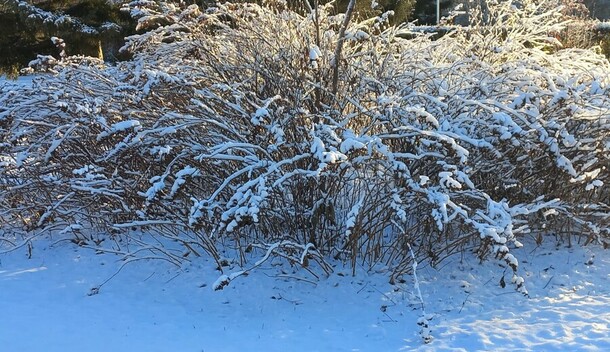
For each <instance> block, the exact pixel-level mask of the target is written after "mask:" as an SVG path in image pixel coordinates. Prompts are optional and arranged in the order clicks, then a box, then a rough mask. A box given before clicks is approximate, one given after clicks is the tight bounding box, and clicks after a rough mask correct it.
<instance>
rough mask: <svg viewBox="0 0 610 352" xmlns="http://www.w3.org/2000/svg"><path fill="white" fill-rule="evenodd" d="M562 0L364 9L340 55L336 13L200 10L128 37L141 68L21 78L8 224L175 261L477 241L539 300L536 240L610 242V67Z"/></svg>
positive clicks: (75, 65)
mask: <svg viewBox="0 0 610 352" xmlns="http://www.w3.org/2000/svg"><path fill="white" fill-rule="evenodd" d="M555 5H556V2H555V1H544V2H537V1H519V2H518V3H514V4H511V3H510V2H500V3H499V4H494V3H490V4H489V6H488V8H486V9H481V10H480V11H479V12H476V11H475V12H473V14H474V15H473V16H475V18H479V19H480V20H479V21H478V22H477V21H475V23H477V24H476V25H473V26H472V27H469V28H456V29H455V30H453V31H451V32H450V33H449V34H447V35H445V36H443V37H442V38H440V39H437V40H431V38H430V37H429V36H428V35H418V34H417V33H416V32H413V31H411V29H410V27H409V26H408V25H406V26H402V27H389V26H388V25H387V15H382V16H380V17H378V18H373V19H371V20H368V21H365V22H360V23H349V26H348V27H347V29H346V31H345V42H344V44H343V48H342V55H341V57H335V54H336V53H337V52H340V51H338V50H336V49H337V42H338V33H339V32H340V29H341V26H342V23H344V16H343V15H338V16H331V15H329V14H328V12H327V11H326V10H325V8H320V9H318V10H317V11H314V12H312V13H311V14H310V15H308V16H305V17H303V16H301V15H298V14H296V13H294V12H291V11H288V10H277V9H274V8H269V7H261V6H258V5H254V4H241V5H234V4H225V5H218V7H215V8H212V9H210V10H208V11H206V12H203V13H202V12H200V11H199V10H198V9H197V8H196V7H189V8H188V9H186V11H184V12H182V13H181V14H178V15H176V16H173V17H172V18H177V19H179V20H178V21H177V22H175V23H172V24H170V25H167V26H161V27H159V28H157V29H155V30H152V31H150V32H148V33H145V34H142V35H138V36H133V37H131V38H129V42H128V44H127V45H126V47H125V48H124V50H127V51H130V52H131V53H132V54H133V60H132V61H129V62H123V63H120V64H119V65H118V66H116V67H103V66H101V64H100V63H96V62H91V61H86V60H79V59H77V58H68V59H66V60H63V61H62V62H60V63H59V64H58V65H57V66H55V68H54V70H55V71H56V73H55V74H54V75H52V76H43V77H41V78H40V79H38V80H36V81H35V84H34V85H33V86H32V87H25V88H6V87H5V88H2V93H1V95H0V135H1V136H2V144H0V155H2V160H0V187H1V188H2V189H1V190H2V192H1V193H0V204H1V205H0V207H1V209H2V213H1V215H0V219H1V220H2V221H3V222H4V225H5V226H7V227H10V228H13V229H14V230H17V229H21V230H22V231H23V233H31V232H34V233H40V232H43V231H46V230H60V231H61V232H63V233H70V234H72V236H74V237H75V238H77V239H78V241H79V243H81V244H83V245H91V242H93V241H96V243H98V245H99V243H101V241H104V240H106V239H108V240H113V244H112V245H110V244H106V245H104V244H102V246H105V247H104V248H105V250H112V251H115V252H120V253H126V251H127V250H130V251H134V250H135V248H139V249H137V250H138V251H140V253H145V252H143V251H148V252H152V253H154V254H162V255H164V257H165V258H166V259H169V260H171V261H174V262H179V261H180V260H183V258H187V257H188V255H190V254H194V255H199V254H202V253H203V252H207V253H209V254H211V255H212V256H214V257H215V258H216V259H217V260H219V259H220V256H219V255H218V251H217V247H218V246H220V245H229V244H234V245H235V246H236V247H237V248H238V249H239V250H240V253H242V255H241V256H240V258H239V259H240V260H242V261H243V259H244V258H245V256H244V255H243V253H244V252H247V251H250V250H253V249H254V250H257V249H262V250H263V251H266V254H265V256H263V258H268V257H269V255H270V254H278V255H281V256H283V257H284V258H287V259H288V260H290V261H291V262H293V263H295V264H298V265H301V266H303V267H305V268H308V270H311V269H309V261H310V260H314V261H317V262H318V263H321V261H322V255H332V256H334V257H336V258H345V259H348V260H350V261H351V263H352V266H353V268H354V270H355V268H356V266H357V261H358V260H362V261H363V262H364V263H368V265H375V264H380V263H382V264H384V265H387V266H388V267H389V268H390V269H391V270H392V271H393V275H394V276H396V275H400V274H402V273H405V272H408V271H409V270H410V266H409V263H411V258H410V256H409V254H408V253H409V250H408V248H410V247H413V248H414V250H415V251H416V253H417V255H419V256H420V257H427V258H429V259H430V261H431V262H432V263H433V264H435V263H438V261H440V260H441V259H443V258H444V257H445V256H447V255H450V254H452V253H455V252H459V251H463V250H465V249H467V248H475V249H476V253H477V255H479V256H481V257H482V258H484V257H487V256H490V255H491V256H494V257H496V258H498V259H501V260H503V261H504V262H505V263H506V265H507V266H508V267H510V268H511V269H512V270H513V272H514V276H513V283H514V284H515V286H516V288H517V289H519V290H520V291H522V292H524V293H526V292H527V291H526V290H525V287H524V285H523V279H522V278H521V277H520V276H519V275H518V261H517V258H515V256H513V255H512V254H511V253H509V252H510V249H511V248H513V247H519V246H521V243H520V242H519V238H520V237H522V236H524V235H525V234H528V233H534V234H538V233H540V234H545V233H557V234H572V233H577V234H580V235H582V236H585V237H586V238H587V240H588V242H590V241H595V242H606V241H608V237H609V236H608V231H609V230H608V227H609V225H608V222H609V217H610V215H608V214H609V213H610V207H609V203H610V199H609V193H608V191H607V189H608V188H607V186H606V184H607V183H608V182H610V180H609V174H610V173H609V172H608V163H609V160H610V156H609V155H610V154H609V152H610V139H609V138H610V137H609V136H610V134H609V130H610V121H609V118H610V114H609V113H608V111H607V107H608V106H610V105H609V104H610V97H609V92H610V88H609V87H610V78H609V76H608V72H610V65H609V64H608V61H607V60H606V59H605V58H604V57H603V56H600V55H599V54H596V53H595V52H593V51H590V50H582V49H578V50H577V49H569V50H560V48H559V46H558V43H557V40H556V39H555V38H554V37H553V36H551V35H550V34H551V33H555V32H556V31H557V30H560V29H561V28H562V25H563V24H564V23H563V20H562V18H563V17H562V15H561V13H560V12H559V11H560V8H558V7H557V6H555ZM477 16H478V17H477ZM406 38H410V39H406ZM549 47H554V48H555V50H548V48H549ZM336 65H338V66H337V69H338V73H339V76H338V77H339V80H338V81H337V82H336V83H335V82H334V81H333V74H334V73H335V67H336ZM92 228H93V229H95V230H96V231H92V230H91V229H92ZM133 228H142V229H144V230H145V231H147V232H149V233H151V234H153V235H157V236H163V237H165V238H168V239H170V240H173V241H177V242H178V243H181V244H182V245H183V246H184V249H185V251H184V252H174V251H170V250H167V249H166V248H164V247H163V246H161V245H160V244H159V243H143V242H142V241H141V240H140V239H139V237H136V236H130V233H131V232H130V231H131V230H132V229H133ZM93 233H95V234H97V233H99V234H100V237H99V238H85V237H86V234H89V235H90V234H93ZM121 239H122V240H125V239H128V240H129V241H128V242H129V243H131V242H130V241H136V242H138V243H137V244H138V245H139V246H138V247H130V246H126V245H125V244H124V242H121ZM109 242H110V241H108V242H106V243H109ZM259 264H260V261H259V262H257V263H256V264H255V265H254V266H257V265H259ZM321 265H322V267H323V269H324V270H325V271H328V270H330V268H329V267H327V266H324V264H323V263H321ZM231 278H232V276H227V277H226V278H225V279H226V280H221V282H220V284H219V286H222V285H224V284H227V283H228V280H230V279H231Z"/></svg>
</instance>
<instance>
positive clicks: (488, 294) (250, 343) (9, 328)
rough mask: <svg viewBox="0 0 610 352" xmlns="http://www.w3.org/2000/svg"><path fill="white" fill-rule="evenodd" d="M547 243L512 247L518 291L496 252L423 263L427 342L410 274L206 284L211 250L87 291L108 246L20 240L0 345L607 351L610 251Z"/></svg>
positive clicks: (280, 269) (272, 273)
mask: <svg viewBox="0 0 610 352" xmlns="http://www.w3.org/2000/svg"><path fill="white" fill-rule="evenodd" d="M551 242H552V241H551V240H550V239H547V242H546V243H544V245H543V246H542V247H538V248H535V249H534V246H532V245H530V247H529V249H527V248H528V247H527V246H526V247H525V248H524V249H522V250H520V251H515V254H517V255H519V256H520V257H521V259H522V263H521V269H522V270H524V272H525V277H526V279H527V288H528V290H529V292H530V295H531V298H529V299H528V298H525V297H523V296H521V295H520V294H519V293H516V292H514V291H513V289H512V286H511V285H510V284H508V285H507V287H506V288H504V289H503V288H501V287H500V284H499V282H500V278H501V276H502V268H501V267H499V266H498V262H496V261H494V260H491V261H488V262H485V263H483V264H480V263H478V261H477V260H476V259H475V258H474V257H473V256H472V255H465V256H464V257H463V258H460V256H456V257H453V258H450V259H449V260H448V261H446V262H443V264H442V265H441V266H442V267H443V268H442V270H440V271H437V270H435V269H433V268H431V267H429V266H426V265H425V264H423V263H422V264H421V265H420V268H419V270H418V274H419V280H420V284H421V290H422V295H423V297H424V300H425V304H426V311H427V313H428V314H429V315H432V316H433V318H432V320H431V328H432V336H433V337H434V340H433V341H432V342H431V343H430V344H427V345H426V344H423V343H422V340H421V338H420V336H419V334H418V333H419V327H418V326H417V325H416V321H417V319H418V317H419V315H420V314H421V305H420V304H419V300H418V298H417V296H416V294H415V293H414V287H413V282H412V279H411V278H407V282H405V283H403V284H400V285H397V286H392V285H390V284H389V283H388V280H387V274H386V273H383V272H377V273H376V272H369V273H367V272H366V271H365V270H363V269H361V270H359V272H358V274H357V276H355V277H354V276H351V274H350V270H349V269H347V268H342V267H341V265H340V264H339V263H336V265H337V266H336V267H335V273H334V274H333V275H332V276H331V277H329V278H322V279H321V280H319V281H313V277H312V276H310V275H308V274H307V273H306V272H305V271H304V270H302V269H301V270H296V269H294V268H291V267H290V266H288V265H287V264H282V265H277V264H278V263H275V264H273V262H270V263H268V264H269V265H267V266H263V267H261V268H260V269H258V270H256V271H254V272H253V273H251V274H250V275H249V276H247V277H240V278H238V279H236V280H234V281H233V282H231V284H230V285H229V286H228V287H226V288H225V289H224V290H222V291H213V289H212V284H213V283H214V281H215V280H216V279H217V278H218V277H219V275H220V272H219V271H218V270H216V268H215V264H214V263H213V262H212V261H208V260H205V259H201V258H196V260H194V261H192V262H190V263H188V264H187V265H184V266H183V267H182V268H180V269H179V268H176V267H172V266H169V264H167V263H165V262H161V261H138V262H134V263H131V264H129V265H127V266H125V267H124V268H123V269H122V270H121V271H120V272H119V273H118V274H117V275H116V276H114V277H113V278H112V279H111V280H109V281H108V282H107V283H105V284H104V285H103V286H102V287H101V289H100V290H99V293H97V294H93V295H91V293H92V292H95V290H93V291H92V289H95V288H96V287H98V286H99V285H100V284H102V283H104V282H105V281H106V280H107V279H109V278H110V277H112V276H113V275H114V274H115V273H116V272H117V270H118V269H119V268H120V262H118V261H117V257H115V256H113V255H108V254H105V255H96V254H95V253H94V252H93V251H91V250H89V249H83V248H79V247H77V246H75V245H74V244H72V243H70V242H59V243H53V242H52V241H51V240H37V241H35V242H34V245H33V251H32V258H31V259H28V258H27V249H26V248H20V249H18V250H15V251H12V252H9V253H4V254H1V255H0V312H2V319H0V346H1V347H0V350H1V351H10V352H13V351H15V352H17V351H19V352H28V351H32V352H33V351H47V352H53V351H61V352H67V351H118V352H120V351H130V352H133V351H147V352H149V351H184V352H186V351H193V352H201V351H412V350H421V351H476V350H487V351H531V350H536V351H558V350H566V351H608V350H610V334H609V332H610V330H609V324H610V257H609V256H608V253H607V252H605V251H604V250H602V249H599V248H596V247H585V248H581V247H574V248H566V247H565V246H563V245H561V246H559V247H556V246H555V244H554V243H551ZM227 269H229V272H230V271H231V268H227ZM237 269H238V268H237V267H234V268H233V270H237ZM297 278H301V279H306V280H307V281H305V280H299V279H297ZM508 278H509V275H508V273H507V280H508ZM310 280H311V281H310Z"/></svg>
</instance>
